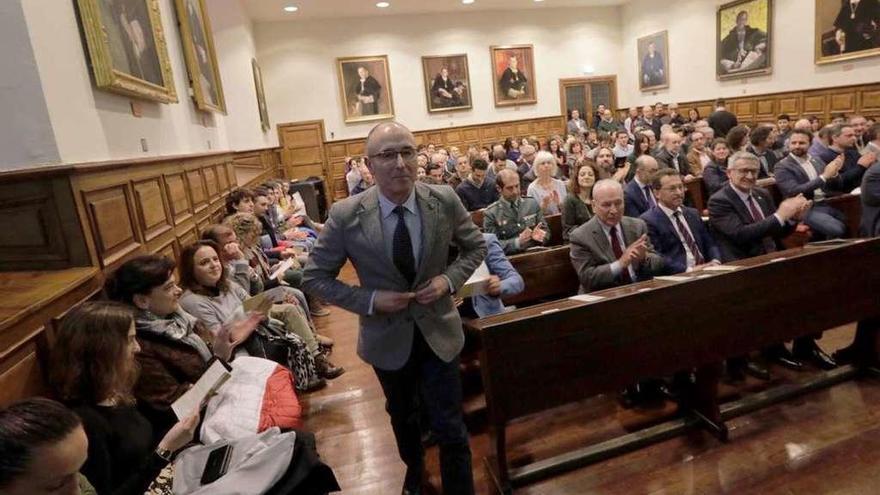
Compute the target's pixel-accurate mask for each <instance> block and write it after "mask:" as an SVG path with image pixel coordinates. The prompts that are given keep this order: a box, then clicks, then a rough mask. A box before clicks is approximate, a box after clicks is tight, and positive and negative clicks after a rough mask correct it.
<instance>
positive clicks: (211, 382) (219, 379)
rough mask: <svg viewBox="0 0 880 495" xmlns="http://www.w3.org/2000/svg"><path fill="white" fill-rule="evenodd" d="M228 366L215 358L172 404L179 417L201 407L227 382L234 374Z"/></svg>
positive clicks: (175, 413)
mask: <svg viewBox="0 0 880 495" xmlns="http://www.w3.org/2000/svg"><path fill="white" fill-rule="evenodd" d="M227 366H228V365H227V364H224V363H223V361H221V360H219V359H215V360H214V361H213V363H212V364H211V366H209V367H208V369H207V370H205V372H204V373H203V374H202V376H201V378H199V381H197V382H196V383H195V385H193V386H192V387H191V388H190V389H189V390H187V391H186V392H184V394H183V395H181V396H180V397H178V398H177V400H176V401H174V403H173V404H171V409H172V410H173V411H174V415H175V416H177V419H183V418H186V417H188V416H191V415H192V414H193V413H194V412H196V411H198V410H199V409H201V407H202V403H204V401H205V400H206V399H208V398H209V397H210V396H211V395H213V394H214V393H215V392H216V391H217V390H219V389H220V387H221V386H222V385H223V384H224V383H226V380H228V379H229V377H231V376H232V373H230V372H229V370H228V369H227V368H226V367H227Z"/></svg>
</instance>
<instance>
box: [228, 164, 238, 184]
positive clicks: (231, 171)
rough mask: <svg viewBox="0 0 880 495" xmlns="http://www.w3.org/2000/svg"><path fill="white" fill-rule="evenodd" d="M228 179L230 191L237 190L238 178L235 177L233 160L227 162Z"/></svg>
mask: <svg viewBox="0 0 880 495" xmlns="http://www.w3.org/2000/svg"><path fill="white" fill-rule="evenodd" d="M226 178H227V179H228V180H229V188H230V189H235V188H236V187H238V186H239V184H238V176H236V175H235V164H233V163H232V161H231V160H230V161H228V162H226Z"/></svg>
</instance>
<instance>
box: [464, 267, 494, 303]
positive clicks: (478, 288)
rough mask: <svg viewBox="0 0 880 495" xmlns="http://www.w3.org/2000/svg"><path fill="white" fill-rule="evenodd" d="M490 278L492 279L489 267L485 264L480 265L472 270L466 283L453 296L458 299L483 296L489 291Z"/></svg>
mask: <svg viewBox="0 0 880 495" xmlns="http://www.w3.org/2000/svg"><path fill="white" fill-rule="evenodd" d="M490 277H492V274H491V273H489V267H488V266H486V263H485V262H483V263H480V266H478V267H477V269H476V270H474V274H473V275H471V278H469V279H467V282H465V283H464V285H463V286H461V289H459V290H458V292H457V293H456V294H455V295H457V296H458V297H473V296H479V295H482V294H485V293H486V292H487V291H488V290H489V287H488V286H489V278H490Z"/></svg>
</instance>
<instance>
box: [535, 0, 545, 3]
mask: <svg viewBox="0 0 880 495" xmlns="http://www.w3.org/2000/svg"><path fill="white" fill-rule="evenodd" d="M543 1H544V0H535V3H539V2H543Z"/></svg>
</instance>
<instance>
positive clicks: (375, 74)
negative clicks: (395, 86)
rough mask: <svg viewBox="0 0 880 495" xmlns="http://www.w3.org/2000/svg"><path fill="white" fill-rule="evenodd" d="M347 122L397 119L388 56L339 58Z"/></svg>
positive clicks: (344, 111)
mask: <svg viewBox="0 0 880 495" xmlns="http://www.w3.org/2000/svg"><path fill="white" fill-rule="evenodd" d="M336 74H337V76H338V82H339V93H340V95H341V97H342V114H343V115H344V116H345V123H346V124H349V123H352V122H370V121H373V120H385V119H393V118H394V100H393V97H392V95H391V70H390V69H389V67H388V55H373V56H369V57H340V58H337V59H336Z"/></svg>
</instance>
